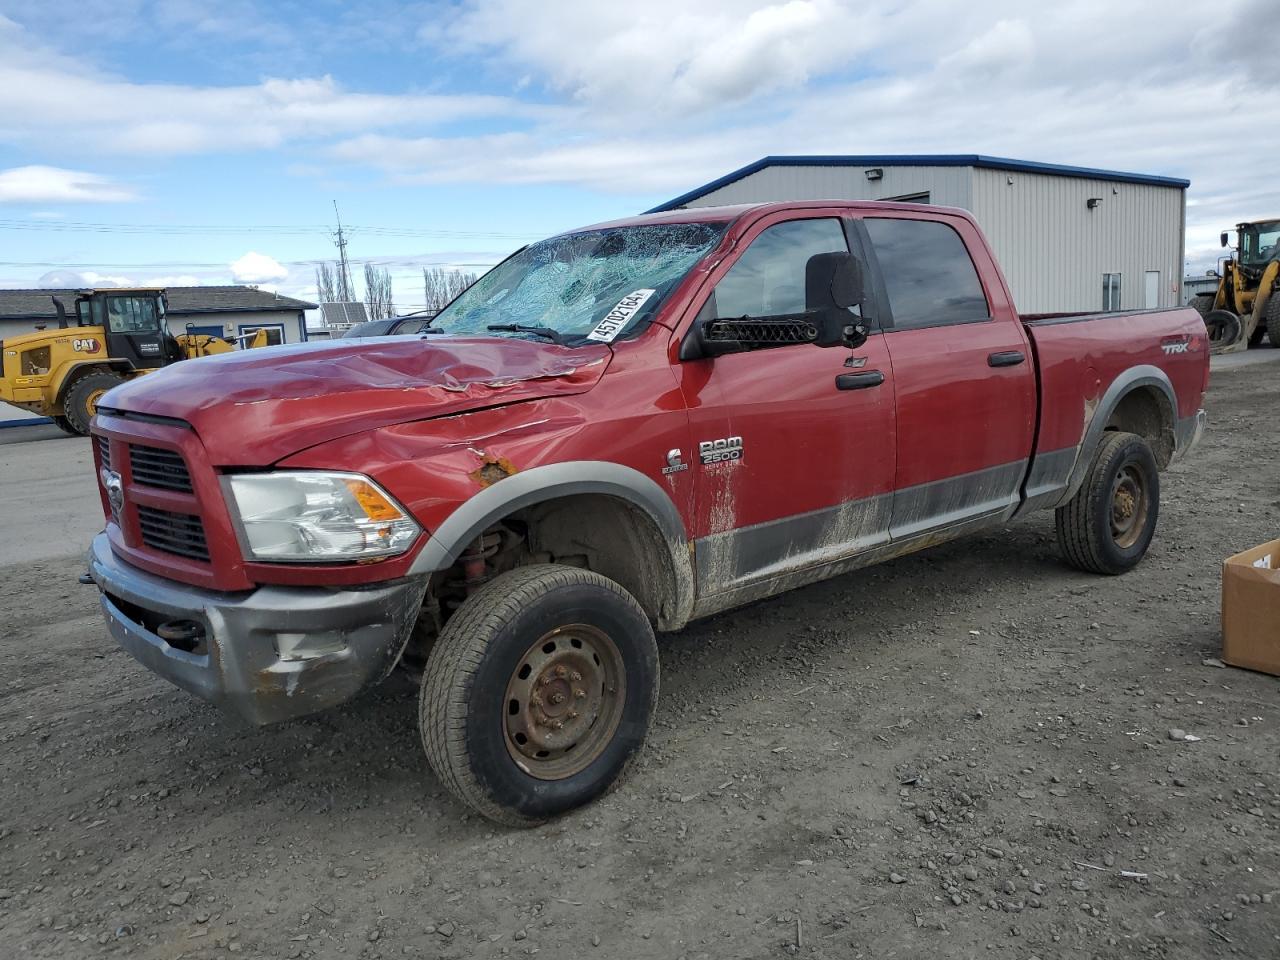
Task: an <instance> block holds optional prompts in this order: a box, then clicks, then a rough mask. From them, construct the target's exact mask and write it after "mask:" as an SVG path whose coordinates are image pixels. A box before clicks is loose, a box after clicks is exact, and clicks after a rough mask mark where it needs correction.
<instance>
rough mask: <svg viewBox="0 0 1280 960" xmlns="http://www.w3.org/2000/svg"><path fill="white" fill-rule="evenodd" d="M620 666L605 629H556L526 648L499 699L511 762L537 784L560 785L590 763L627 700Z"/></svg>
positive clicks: (603, 745) (582, 626) (615, 726)
mask: <svg viewBox="0 0 1280 960" xmlns="http://www.w3.org/2000/svg"><path fill="white" fill-rule="evenodd" d="M625 681H626V668H625V667H624V665H623V662H622V654H621V652H620V651H619V650H618V647H617V645H616V644H615V643H614V642H613V640H612V639H610V637H609V636H608V634H606V633H605V632H604V631H602V630H600V629H598V628H597V627H593V626H589V625H588V624H584V623H574V624H569V625H567V626H563V627H557V628H556V629H555V630H552V631H550V632H549V633H546V634H543V635H542V636H541V637H539V638H538V640H537V641H536V642H535V643H533V644H532V645H530V647H529V649H528V650H526V651H525V653H524V656H522V657H521V658H520V660H519V662H518V663H517V664H516V667H515V669H514V670H513V671H512V673H511V678H510V679H509V680H508V681H507V691H506V696H505V697H504V698H503V734H504V736H503V739H504V741H505V742H506V745H507V752H508V753H509V754H510V755H511V759H512V760H514V761H515V763H516V765H517V766H518V767H520V769H521V770H523V771H524V772H525V773H527V774H529V775H530V776H532V777H537V778H538V779H539V780H564V779H566V778H567V777H572V776H573V775H574V774H576V773H580V772H581V771H583V770H585V769H586V768H587V767H588V766H590V765H591V764H592V763H593V762H594V761H595V760H596V759H597V758H599V756H600V755H601V754H602V753H603V752H604V750H605V748H606V747H607V746H608V745H609V743H610V741H612V740H613V735H614V733H615V732H616V730H617V729H618V723H619V721H621V719H622V708H623V704H624V702H625V699H626V683H625Z"/></svg>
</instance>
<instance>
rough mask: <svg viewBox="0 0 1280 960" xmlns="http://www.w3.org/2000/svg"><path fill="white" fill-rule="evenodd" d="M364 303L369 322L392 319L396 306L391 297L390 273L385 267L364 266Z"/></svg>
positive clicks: (369, 264)
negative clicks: (386, 318) (383, 318)
mask: <svg viewBox="0 0 1280 960" xmlns="http://www.w3.org/2000/svg"><path fill="white" fill-rule="evenodd" d="M364 303H365V307H367V308H368V311H369V319H370V320H378V319H381V318H382V317H394V316H395V315H396V305H395V303H394V301H393V299H392V295H391V271H390V270H388V269H387V268H386V267H375V266H374V265H373V264H372V263H366V264H365V265H364Z"/></svg>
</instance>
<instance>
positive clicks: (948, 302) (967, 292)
mask: <svg viewBox="0 0 1280 960" xmlns="http://www.w3.org/2000/svg"><path fill="white" fill-rule="evenodd" d="M862 222H863V223H864V224H865V225H866V228H867V233H868V234H870V235H871V245H872V247H874V248H875V252H876V258H877V259H878V260H879V261H880V271H881V273H883V274H884V284H885V288H886V292H887V293H888V295H889V308H890V309H891V310H892V311H893V326H894V329H895V330H902V329H910V328H911V327H932V326H937V325H939V324H946V323H969V322H971V321H974V320H987V319H989V318H990V316H991V307H990V305H989V304H988V303H987V297H986V294H984V293H983V292H982V283H981V282H980V281H979V280H978V270H977V268H976V267H974V265H973V260H972V259H970V257H969V251H968V250H966V249H965V246H964V241H963V240H961V239H960V234H958V233H956V232H955V230H953V229H952V228H951V227H949V226H947V225H946V224H945V223H939V222H938V221H936V220H887V219H877V218H869V219H866V220H863V221H862Z"/></svg>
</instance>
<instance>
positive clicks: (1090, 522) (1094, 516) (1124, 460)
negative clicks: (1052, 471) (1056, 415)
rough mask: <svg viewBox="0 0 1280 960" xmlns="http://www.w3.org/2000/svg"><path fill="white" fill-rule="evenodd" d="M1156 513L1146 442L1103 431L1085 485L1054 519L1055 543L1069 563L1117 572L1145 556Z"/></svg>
mask: <svg viewBox="0 0 1280 960" xmlns="http://www.w3.org/2000/svg"><path fill="white" fill-rule="evenodd" d="M1159 516H1160V472H1159V470H1158V469H1157V467H1156V458H1155V455H1154V454H1153V453H1152V452H1151V447H1150V446H1149V445H1148V444H1147V441H1146V440H1144V439H1143V438H1142V437H1139V436H1138V435H1136V434H1133V433H1114V432H1109V433H1107V434H1105V436H1104V439H1103V441H1102V443H1101V444H1100V445H1099V447H1098V451H1097V453H1096V454H1094V458H1093V464H1092V465H1091V466H1090V468H1089V474H1088V476H1086V477H1085V481H1084V485H1083V486H1081V487H1080V489H1079V491H1078V492H1077V493H1076V495H1075V496H1074V497H1072V498H1071V500H1069V501H1068V502H1067V503H1066V504H1065V505H1064V506H1061V507H1059V508H1058V510H1057V513H1056V514H1055V517H1054V519H1055V521H1056V523H1057V528H1058V545H1059V546H1060V547H1061V548H1062V553H1063V555H1064V556H1065V557H1066V559H1067V562H1069V563H1070V564H1071V565H1072V566H1073V567H1078V568H1079V569H1081V570H1087V571H1088V572H1090V573H1106V574H1117V573H1124V572H1125V571H1126V570H1129V569H1131V568H1132V567H1134V566H1136V565H1137V563H1138V562H1139V561H1140V560H1141V559H1142V558H1143V557H1144V556H1145V555H1146V552H1147V547H1149V546H1150V545H1151V538H1152V536H1153V535H1154V534H1155V531H1156V521H1157V520H1158V519H1159Z"/></svg>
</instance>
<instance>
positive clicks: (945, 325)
mask: <svg viewBox="0 0 1280 960" xmlns="http://www.w3.org/2000/svg"><path fill="white" fill-rule="evenodd" d="M858 222H859V223H860V224H861V227H862V229H863V230H864V231H865V236H866V237H867V239H868V242H869V245H870V248H871V250H872V251H873V252H874V260H875V266H876V268H877V269H878V271H879V281H880V284H881V287H882V289H883V290H884V292H885V294H886V296H887V299H888V304H887V307H888V309H887V316H886V317H885V318H884V321H885V322H884V326H885V334H884V338H885V343H886V345H887V347H888V352H889V356H890V357H891V359H892V363H893V377H894V387H895V393H896V397H897V463H896V469H895V480H894V488H895V492H894V497H893V512H892V519H891V523H890V533H891V535H892V537H893V539H895V540H897V539H907V538H910V537H913V536H916V535H919V534H922V533H924V532H926V531H930V530H934V529H936V528H940V527H947V526H951V525H953V524H957V523H962V522H964V521H967V520H973V519H976V518H980V517H986V516H991V515H993V514H1001V513H1008V512H1011V511H1012V508H1014V507H1015V506H1016V505H1017V503H1018V498H1019V488H1020V487H1021V484H1022V480H1023V477H1024V476H1025V475H1026V470H1027V463H1028V459H1029V457H1030V454H1031V448H1032V442H1033V436H1034V430H1035V417H1036V392H1035V391H1036V386H1035V369H1034V364H1035V361H1034V358H1033V357H1032V355H1031V350H1030V345H1029V343H1028V341H1027V338H1026V334H1025V332H1024V331H1023V329H1022V324H1021V323H1020V322H1019V320H1018V319H1017V315H1016V313H1015V312H1014V310H1013V306H1012V304H1011V303H1010V302H1009V299H1008V296H1007V294H1006V292H1005V289H1004V286H1003V284H1001V283H999V282H995V283H989V284H984V283H983V282H982V279H981V278H982V277H996V276H998V272H997V271H996V269H995V265H994V263H992V262H991V260H990V255H989V254H988V253H987V249H986V245H985V244H984V243H983V242H982V240H981V237H980V235H979V234H978V232H977V230H976V228H975V227H974V226H973V225H972V224H971V223H969V222H968V221H967V220H965V219H963V218H959V217H946V216H939V215H938V214H937V213H932V214H931V213H929V212H927V211H922V212H921V213H919V214H915V213H907V212H901V213H897V212H895V214H894V216H893V217H891V218H890V217H864V218H863V219H861V220H860V221H858Z"/></svg>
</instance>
